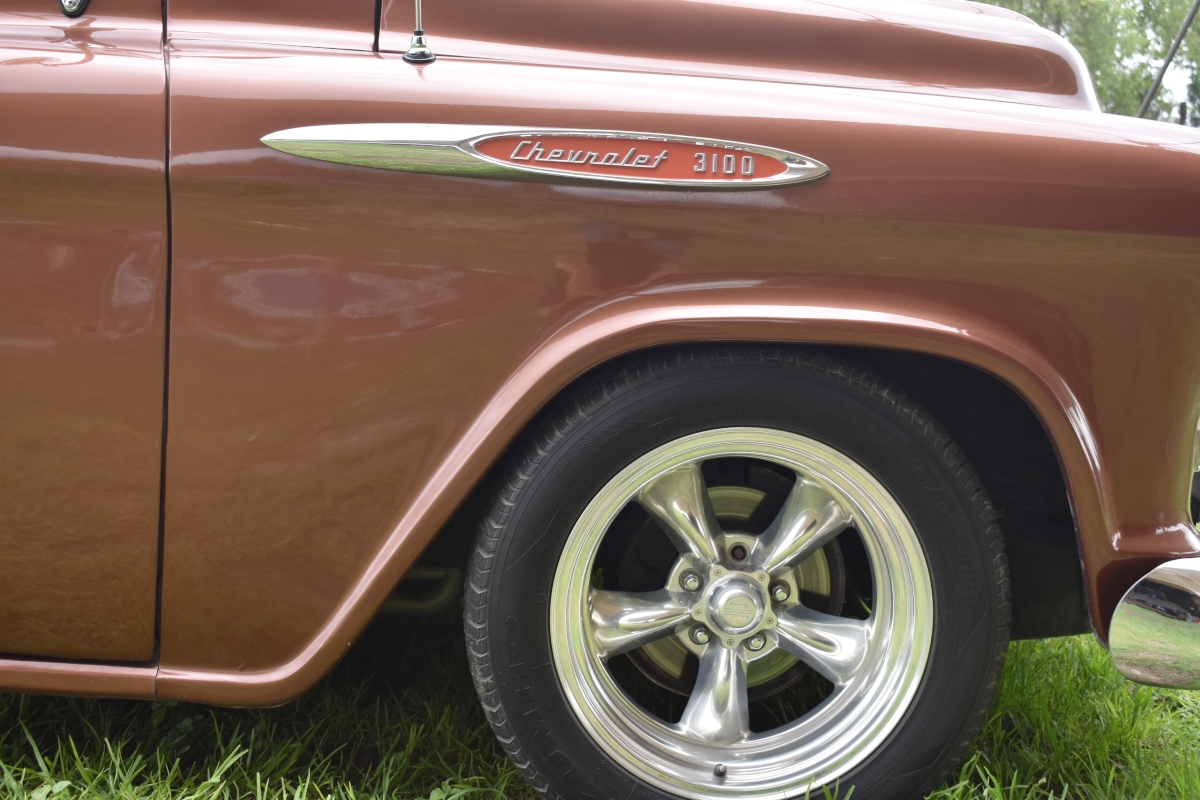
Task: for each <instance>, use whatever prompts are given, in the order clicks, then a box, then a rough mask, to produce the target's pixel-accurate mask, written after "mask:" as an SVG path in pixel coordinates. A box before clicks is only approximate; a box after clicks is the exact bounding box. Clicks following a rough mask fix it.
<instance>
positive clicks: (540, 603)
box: [484, 350, 1006, 798]
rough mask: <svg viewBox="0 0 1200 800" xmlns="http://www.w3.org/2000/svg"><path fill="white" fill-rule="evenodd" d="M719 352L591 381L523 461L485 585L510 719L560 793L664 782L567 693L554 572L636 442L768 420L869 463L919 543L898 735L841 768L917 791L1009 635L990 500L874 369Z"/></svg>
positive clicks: (767, 424) (491, 644) (984, 697)
mask: <svg viewBox="0 0 1200 800" xmlns="http://www.w3.org/2000/svg"><path fill="white" fill-rule="evenodd" d="M712 361H713V359H712V358H708V359H702V360H700V361H689V360H688V359H686V358H685V359H681V360H680V361H679V363H678V365H677V367H676V368H675V369H670V362H668V366H667V368H665V369H661V370H659V374H655V375H653V376H644V375H641V376H635V377H634V379H632V380H630V378H629V375H628V374H625V375H618V376H615V377H614V378H612V379H610V380H608V381H602V382H601V383H602V384H607V389H608V391H601V392H598V393H593V395H591V398H595V397H596V396H599V398H600V399H599V400H595V399H591V398H589V397H588V396H587V395H586V392H585V393H583V396H577V397H576V398H574V399H573V400H572V401H571V402H570V403H568V405H567V408H569V409H570V411H568V412H566V413H559V414H555V413H553V412H552V413H551V414H550V415H548V416H547V418H546V419H545V420H544V421H543V423H542V426H541V430H540V431H539V435H538V436H537V438H538V439H539V440H541V441H539V442H537V443H534V444H533V445H532V446H531V447H530V448H529V450H528V451H527V454H526V457H525V459H524V461H523V463H522V464H519V465H518V466H517V468H516V472H515V478H514V480H513V482H512V483H513V485H517V486H518V488H517V490H516V491H515V493H514V494H513V496H512V497H511V500H512V502H511V505H507V506H506V508H505V510H504V512H503V514H502V516H503V520H502V522H501V526H500V527H501V530H500V540H499V543H498V548H497V550H496V560H495V563H494V565H493V568H492V570H491V572H490V579H489V580H490V582H489V583H488V585H487V586H486V588H485V589H484V603H485V607H486V629H487V633H486V634H485V635H486V638H487V643H488V650H489V664H490V666H491V671H492V678H493V680H494V685H495V690H496V692H497V695H498V696H497V699H498V700H499V702H500V705H501V706H502V707H503V708H504V710H505V712H506V717H507V719H508V723H509V730H508V733H509V734H510V735H512V736H514V737H516V739H517V743H518V744H519V746H520V750H521V751H522V752H523V753H524V754H525V755H526V756H527V757H528V758H529V759H530V761H531V764H530V766H531V767H532V768H533V769H535V770H536V771H537V772H538V773H539V774H540V775H541V777H543V778H544V780H545V781H546V782H547V783H549V784H550V785H551V787H552V788H553V789H555V790H557V792H558V793H561V795H562V796H564V797H589V796H591V797H595V798H608V797H645V798H661V797H666V796H669V795H665V794H663V793H661V792H660V791H658V790H657V789H655V788H653V787H651V786H649V785H647V784H645V783H643V782H642V781H640V780H639V779H637V778H635V777H633V776H632V775H630V774H629V773H627V772H626V771H625V770H624V769H622V768H621V767H620V766H619V765H617V764H616V763H615V762H614V761H612V759H610V758H609V757H608V755H607V754H606V753H605V752H604V751H603V750H602V749H601V748H600V747H599V746H598V745H597V744H596V743H595V742H593V740H592V739H591V737H590V735H589V734H587V733H586V731H585V730H584V729H583V727H582V726H581V724H580V723H579V721H578V719H577V718H576V716H575V713H574V711H573V710H572V709H571V707H570V704H569V703H568V701H567V699H566V697H565V696H564V695H563V692H562V689H561V686H560V683H559V680H558V675H557V671H556V668H555V665H554V659H553V655H552V653H551V645H550V632H549V608H550V587H551V585H552V583H553V577H554V573H555V570H556V569H557V565H558V560H559V557H560V555H561V553H562V550H563V547H564V545H565V542H566V539H567V537H568V535H569V534H570V532H571V530H572V528H573V526H574V524H575V522H576V520H578V518H579V516H580V515H581V514H582V512H583V510H584V509H585V508H586V506H587V505H588V503H589V502H590V501H591V500H592V498H594V497H595V496H596V494H597V493H598V492H599V491H600V490H601V489H602V488H603V487H604V485H605V484H606V483H607V482H608V481H609V480H611V479H612V478H613V476H614V475H616V473H617V472H619V471H620V470H621V469H623V468H624V467H626V466H627V465H628V464H629V463H631V462H632V461H634V460H635V459H637V458H638V457H640V456H642V455H644V454H645V453H648V452H650V451H652V450H654V449H656V448H657V447H659V446H662V445H664V444H667V443H668V442H671V441H673V440H675V439H678V438H680V437H682V436H686V435H689V434H693V433H698V432H701V431H705V430H711V429H715V428H725V427H739V426H750V427H764V428H775V429H778V430H783V431H787V432H789V433H793V434H798V435H800V436H805V437H808V438H811V439H814V440H816V441H819V442H821V443H823V444H825V445H827V446H830V447H833V448H835V449H837V450H838V451H840V452H842V453H844V454H845V455H847V456H849V457H850V458H851V459H853V460H854V461H856V462H858V463H859V464H861V465H862V466H863V467H864V468H866V470H867V471H868V472H870V473H871V474H872V475H874V476H875V477H876V478H877V479H878V480H879V481H880V482H881V483H882V484H883V485H884V486H885V487H886V488H887V489H888V491H889V492H891V494H892V496H893V497H894V498H895V499H896V501H897V502H898V503H899V504H900V506H901V507H902V508H903V510H904V511H905V513H906V514H907V515H908V517H909V520H910V522H911V523H912V524H913V528H914V530H915V531H916V533H917V536H918V539H919V541H920V543H921V545H922V548H923V549H924V552H925V558H926V562H927V565H928V568H929V575H930V578H931V582H932V588H933V598H934V630H933V643H932V648H931V652H930V658H929V661H928V664H927V667H926V671H925V675H924V677H923V679H922V682H921V686H920V688H919V690H918V692H917V694H916V696H915V697H914V699H913V701H912V703H911V704H910V706H909V709H908V711H907V712H906V714H905V716H904V718H903V719H902V720H901V722H900V723H899V725H898V726H897V728H896V729H895V730H894V731H893V733H892V735H891V736H890V737H889V739H888V740H887V741H886V742H885V743H884V744H883V745H882V746H880V747H879V748H878V749H877V750H876V751H875V752H874V753H873V754H872V755H871V756H870V757H869V758H868V759H867V761H865V762H864V763H862V764H860V765H858V766H857V767H856V768H855V769H854V770H853V771H852V772H851V773H850V774H848V775H846V776H845V777H843V778H842V779H841V780H840V781H839V785H840V788H841V789H842V791H843V794H844V792H845V791H846V790H847V789H848V788H849V787H850V786H852V785H853V786H855V787H856V788H855V792H854V796H856V797H889V798H891V797H895V798H901V797H909V796H912V795H913V793H914V792H916V791H918V790H919V789H920V787H922V786H923V785H925V784H927V783H928V781H929V778H930V774H931V772H934V771H935V767H937V766H938V765H939V763H940V762H943V761H944V760H945V757H946V756H947V754H948V751H949V749H951V748H954V747H955V746H956V745H959V744H960V743H961V739H962V738H963V735H964V731H966V730H968V729H969V728H970V726H971V723H972V722H973V720H974V718H975V717H976V716H977V710H978V708H979V706H980V704H981V703H986V702H987V701H988V700H989V699H990V693H991V690H992V686H991V685H989V683H990V684H993V685H994V678H993V679H992V680H991V681H990V682H989V680H988V676H989V674H990V673H991V672H992V671H993V665H994V663H995V661H996V659H997V653H996V650H997V648H998V647H999V648H1000V649H1001V651H1002V649H1003V646H1004V643H1005V641H1006V636H1002V635H1000V633H999V632H1000V630H1001V629H1002V628H1004V626H1005V624H1006V621H1005V620H1004V619H1003V615H1002V613H1001V612H1002V606H1003V603H1004V600H1005V597H1004V592H1003V591H996V585H997V575H996V574H994V571H995V563H994V560H995V557H994V551H995V550H996V547H997V542H996V541H989V539H996V540H998V533H996V532H995V531H990V532H989V531H988V530H986V527H987V526H986V522H987V518H988V517H989V516H990V509H987V508H986V500H985V499H983V498H982V492H981V491H976V489H977V487H978V483H977V481H976V480H975V479H974V475H973V473H971V472H970V469H969V467H967V466H966V464H965V461H963V459H962V457H961V454H957V449H956V448H954V445H953V444H952V443H951V442H950V439H949V437H948V436H947V435H946V434H945V433H944V432H942V431H941V430H940V429H936V430H931V429H930V427H929V426H930V425H933V423H932V421H931V420H928V418H927V417H922V413H923V412H920V410H919V409H918V408H917V407H916V406H915V404H913V403H911V401H907V400H906V399H905V398H904V397H903V395H901V394H900V393H899V392H898V391H897V390H895V389H891V388H890V387H884V386H881V382H880V381H878V379H875V378H874V377H873V376H871V375H870V374H869V373H866V371H865V370H861V369H859V368H846V367H844V366H842V365H838V364H831V363H829V362H827V361H826V360H824V359H815V360H814V361H807V360H805V359H803V358H799V359H795V360H790V359H788V358H786V357H783V358H774V359H772V358H762V357H761V355H759V354H756V353H751V354H748V355H746V356H743V357H741V358H739V354H738V352H737V351H736V350H735V351H734V352H733V353H726V354H725V357H724V358H722V359H719V360H718V363H716V364H714V363H712ZM639 378H640V379H639ZM614 387H616V389H617V390H615V391H614V390H613V389H614ZM622 387H623V389H624V390H623V391H622V390H621V389H622ZM934 428H936V426H934ZM548 442H549V443H552V444H550V446H547V443H548ZM948 449H951V450H954V453H949V452H948ZM955 454H957V457H956V458H955V457H948V456H954V455H955ZM964 470H965V473H966V474H964ZM972 484H973V485H974V487H975V489H973V488H972ZM989 533H990V534H991V535H990V536H989ZM989 588H991V589H992V591H990V592H989V591H988V589H989ZM1004 588H1005V589H1006V587H1004ZM1004 632H1005V633H1006V629H1005V631H1004ZM510 749H511V748H510Z"/></svg>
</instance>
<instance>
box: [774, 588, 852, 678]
mask: <svg viewBox="0 0 1200 800" xmlns="http://www.w3.org/2000/svg"><path fill="white" fill-rule="evenodd" d="M778 620H779V621H778V624H777V625H776V627H775V631H776V633H777V634H778V636H779V646H780V647H782V648H783V649H784V650H786V651H788V652H789V653H791V654H792V655H794V656H795V657H796V658H798V659H800V660H801V661H803V662H804V663H806V664H808V665H809V666H810V667H812V668H813V669H815V670H816V671H817V672H819V673H821V674H822V675H823V676H825V677H826V678H828V679H829V680H831V681H833V683H834V684H835V685H837V686H844V685H845V684H846V683H847V682H848V681H849V680H850V679H851V678H852V677H854V675H855V673H856V672H857V671H858V668H859V667H860V666H862V662H863V659H864V658H865V657H866V655H867V645H868V644H869V642H870V639H871V622H870V621H869V620H861V619H847V618H846V617H834V616H831V615H829V614H822V613H821V612H819V611H813V610H812V609H810V608H805V607H804V606H794V607H792V608H790V609H788V610H786V611H783V612H781V613H780V614H779V615H778Z"/></svg>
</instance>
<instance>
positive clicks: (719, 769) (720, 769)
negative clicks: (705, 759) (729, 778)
mask: <svg viewBox="0 0 1200 800" xmlns="http://www.w3.org/2000/svg"><path fill="white" fill-rule="evenodd" d="M725 772H726V770H725V765H724V764H717V765H716V766H715V767H713V775H716V776H717V777H718V778H724V777H725Z"/></svg>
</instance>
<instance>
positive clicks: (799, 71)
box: [380, 0, 1098, 113]
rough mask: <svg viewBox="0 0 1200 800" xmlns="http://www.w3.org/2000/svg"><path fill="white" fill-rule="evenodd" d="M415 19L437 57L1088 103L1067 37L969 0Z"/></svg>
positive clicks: (772, 1) (393, 16) (391, 45)
mask: <svg viewBox="0 0 1200 800" xmlns="http://www.w3.org/2000/svg"><path fill="white" fill-rule="evenodd" d="M424 17H425V18H424V24H425V31H426V33H427V34H428V35H429V40H430V44H431V46H432V48H433V50H434V52H436V53H437V54H438V55H439V56H461V57H469V58H484V59H494V60H496V61H509V62H514V61H515V62H521V63H528V64H542V65H547V66H549V65H557V66H573V67H588V68H595V69H607V70H628V71H634V72H648V73H673V74H686V75H709V76H723V77H736V78H750V79H757V80H767V81H774V82H786V83H806V84H813V85H827V86H858V87H863V88H875V89H898V90H902V91H909V92H914V91H915V92H928V93H931V94H957V95H959V96H963V97H995V98H1002V99H1008V100H1019V101H1021V102H1027V103H1040V104H1044V105H1052V106H1058V107H1061V108H1081V109H1086V108H1090V109H1096V108H1098V104H1097V102H1096V98H1095V93H1094V91H1093V90H1092V88H1091V83H1090V79H1089V78H1088V75H1087V69H1086V67H1085V65H1084V64H1083V61H1082V59H1081V58H1080V57H1079V54H1078V53H1077V52H1075V50H1074V48H1073V47H1071V45H1070V44H1068V43H1067V42H1066V40H1064V39H1062V38H1061V37H1058V36H1055V35H1054V34H1051V33H1049V32H1048V31H1045V30H1043V29H1042V28H1040V27H1038V26H1037V25H1035V24H1034V23H1033V22H1031V21H1030V20H1028V19H1026V18H1025V17H1022V16H1021V15H1019V14H1016V13H1013V12H1011V11H1008V10H1006V9H1002V8H997V7H993V6H987V5H983V4H976V3H966V2H961V3H960V2H941V3H928V2H911V1H910V0H856V2H855V3H854V4H853V6H839V5H834V4H829V3H823V2H817V1H815V0H786V1H785V0H623V1H619V2H613V0H577V1H576V2H574V3H572V4H571V10H570V13H564V12H563V8H562V5H561V3H559V2H557V0H510V1H509V2H505V3H494V2H488V0H440V2H437V3H430V4H429V5H428V8H426V9H425V12H424ZM413 23H414V12H413V4H412V3H411V2H410V1H409V0H383V17H382V23H381V27H380V49H381V50H384V51H391V52H403V51H404V49H405V48H406V47H407V45H408V40H409V38H410V36H411V33H412V29H413ZM714 97H716V98H720V99H719V100H716V101H715V102H713V103H710V105H720V104H722V103H724V102H725V101H726V100H727V95H725V94H724V93H721V94H718V95H714ZM709 110H710V111H712V112H714V113H719V111H717V110H716V109H709Z"/></svg>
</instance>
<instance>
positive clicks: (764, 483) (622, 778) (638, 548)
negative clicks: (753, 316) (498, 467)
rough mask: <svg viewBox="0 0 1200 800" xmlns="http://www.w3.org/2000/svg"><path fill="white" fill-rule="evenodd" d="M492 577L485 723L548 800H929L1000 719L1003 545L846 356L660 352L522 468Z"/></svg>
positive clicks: (631, 369)
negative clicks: (990, 713)
mask: <svg viewBox="0 0 1200 800" xmlns="http://www.w3.org/2000/svg"><path fill="white" fill-rule="evenodd" d="M502 469H503V470H504V473H503V474H502V475H499V476H498V489H497V493H496V495H495V497H494V500H493V502H492V503H491V505H490V507H489V509H488V511H487V513H486V515H485V517H484V520H483V525H482V527H481V529H480V533H479V535H478V538H477V541H476V547H475V551H474V554H473V555H472V560H471V564H470V569H469V571H468V578H467V582H466V597H465V614H464V618H465V629H466V635H467V644H468V654H469V658H470V661H471V670H472V675H473V677H474V680H475V685H476V689H477V690H478V692H479V696H480V698H481V700H482V701H483V708H484V712H485V713H486V714H487V717H488V720H489V722H490V723H491V725H492V727H493V728H494V729H495V731H496V733H497V736H498V737H499V740H500V742H501V744H502V746H503V747H504V748H505V750H506V751H507V752H508V754H509V755H510V756H511V758H512V760H513V762H514V764H516V766H517V768H518V769H519V770H520V771H521V773H522V774H523V775H524V776H525V777H526V778H527V779H528V780H529V781H530V783H531V784H532V785H533V786H534V788H536V789H537V790H538V791H540V792H542V793H543V794H545V795H546V796H547V797H549V798H555V799H556V800H557V799H558V798H563V800H566V799H568V798H569V799H570V800H575V798H593V799H594V800H601V798H603V799H604V800H607V798H616V797H620V798H631V799H633V800H669V799H670V798H691V799H693V800H717V798H734V797H738V798H741V797H746V798H772V800H784V798H803V797H806V796H811V797H843V798H844V797H846V796H847V795H848V794H851V793H853V796H855V797H858V796H869V797H872V798H873V799H874V800H908V798H913V797H924V796H925V795H927V794H928V793H929V792H931V791H933V790H934V789H936V788H937V787H938V785H939V784H940V783H942V782H943V781H944V780H945V779H946V777H947V776H949V775H951V774H953V771H954V770H955V769H957V766H958V765H959V764H961V763H962V761H963V759H964V758H965V757H966V756H967V755H968V752H969V750H968V748H969V746H970V743H971V741H972V740H973V739H974V737H975V735H976V734H977V733H978V731H979V729H980V727H981V726H982V723H983V721H984V719H985V717H986V713H987V709H988V707H989V705H990V702H991V699H992V697H993V696H994V692H995V687H996V684H997V681H998V678H999V673H1000V669H1001V667H1002V665H1003V660H1004V653H1005V648H1006V646H1007V641H1008V624H1009V620H1008V613H1009V596H1008V577H1007V564H1006V561H1005V556H1004V549H1003V539H1002V537H1001V535H1000V531H999V528H998V527H997V525H996V522H995V517H994V515H993V512H992V509H991V506H990V504H989V503H988V500H987V497H986V495H985V494H984V491H983V488H982V486H981V485H980V483H979V480H978V478H977V477H976V475H975V473H974V471H973V470H972V469H971V467H970V465H969V464H968V463H967V461H966V459H965V457H964V456H963V454H962V452H961V451H960V450H959V449H958V447H957V446H956V445H955V444H954V442H953V441H951V439H950V437H949V436H948V434H947V433H946V432H945V430H944V429H942V428H941V427H940V426H939V425H938V423H937V422H936V421H935V420H934V419H933V418H932V417H930V416H929V414H928V413H927V412H926V411H925V410H924V409H923V408H921V407H920V406H919V405H918V404H917V403H915V402H914V401H913V400H911V399H910V398H909V397H908V396H907V395H905V394H904V393H903V392H901V391H900V390H899V389H897V388H896V387H895V386H893V385H891V384H889V383H887V382H886V381H884V380H883V379H882V378H880V377H879V376H878V375H875V374H874V373H872V372H870V371H869V370H867V369H865V368H863V367H860V366H857V365H854V364H851V363H849V362H843V361H839V360H837V359H836V358H833V357H832V356H830V355H829V354H827V353H822V352H819V351H809V350H804V349H799V348H787V347H766V346H755V345H728V346H717V345H712V346H696V347H689V348H680V349H677V350H664V351H658V352H654V353H647V354H644V355H640V356H635V357H630V358H629V359H627V360H625V361H623V362H620V363H618V364H615V365H613V366H612V367H609V368H606V369H604V370H602V371H600V372H598V373H597V374H596V375H595V376H593V377H592V378H591V379H590V380H588V381H585V382H581V383H580V384H579V385H578V386H577V387H576V388H575V389H574V390H572V392H571V393H570V394H569V395H566V396H564V397H563V398H561V399H560V400H559V401H558V402H557V403H556V404H554V405H553V406H551V407H550V408H548V409H547V410H546V411H545V412H544V413H543V415H542V416H541V417H540V418H539V419H538V420H536V421H535V422H534V423H533V424H532V425H531V428H530V430H529V432H528V433H527V434H526V438H525V439H524V440H523V441H522V442H521V443H519V444H518V446H517V449H516V451H515V452H514V454H513V456H512V457H511V460H510V461H509V462H508V464H507V465H506V466H504V467H502Z"/></svg>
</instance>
